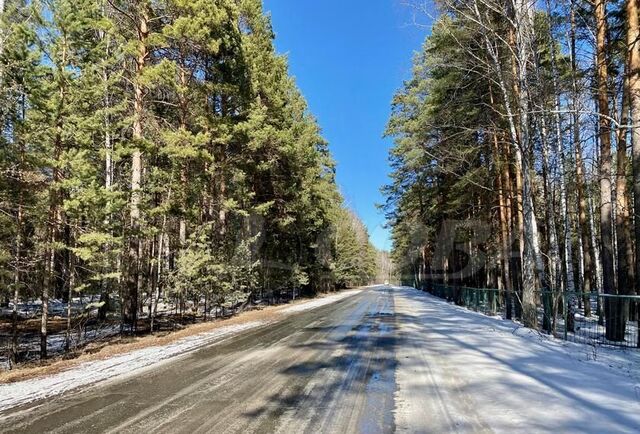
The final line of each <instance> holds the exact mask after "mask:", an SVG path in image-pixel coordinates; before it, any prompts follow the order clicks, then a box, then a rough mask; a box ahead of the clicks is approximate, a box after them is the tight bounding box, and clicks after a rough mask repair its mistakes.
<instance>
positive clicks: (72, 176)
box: [0, 0, 379, 366]
mask: <svg viewBox="0 0 640 434" xmlns="http://www.w3.org/2000/svg"><path fill="white" fill-rule="evenodd" d="M0 12H2V15H1V19H0V314H1V317H0V352H6V354H7V358H8V360H9V363H10V366H14V365H15V363H18V362H21V361H23V360H25V359H27V358H33V357H34V356H35V357H39V358H42V359H44V358H47V356H49V355H51V353H52V352H55V351H57V350H59V349H60V348H62V351H73V350H74V349H75V347H76V346H77V345H79V344H80V342H79V340H78V338H79V337H80V336H81V333H80V332H81V329H84V328H87V327H90V326H92V325H93V326H94V327H98V326H100V327H102V326H104V325H105V324H108V325H111V327H112V330H115V331H116V332H118V333H136V332H137V333H143V332H154V331H155V330H157V329H158V328H159V327H160V318H161V317H166V316H167V315H173V317H175V318H177V319H176V321H177V320H179V319H181V318H183V317H186V316H188V315H189V316H191V317H198V318H201V319H202V318H204V319H207V318H208V317H210V316H213V315H215V314H216V312H218V313H219V312H220V309H222V312H223V313H224V312H225V310H224V309H225V308H226V309H236V310H237V309H238V307H240V308H242V307H244V306H246V305H247V304H255V303H260V302H262V303H273V302H277V301H278V300H283V299H289V298H291V297H296V296H297V295H299V294H302V295H313V294H316V293H318V292H325V291H329V290H333V289H336V288H344V287H350V286H357V285H362V284H367V283H369V282H370V281H371V280H372V279H374V278H375V275H376V272H377V266H376V258H377V256H379V253H378V252H377V251H376V250H375V248H374V247H373V246H372V245H371V243H370V242H369V239H368V234H367V230H366V227H365V226H364V224H363V223H362V222H361V221H360V219H359V218H358V216H357V215H356V214H355V213H354V212H353V211H352V210H351V209H350V208H349V206H348V205H347V203H346V202H345V201H344V200H343V198H342V196H341V194H340V192H339V189H338V187H337V184H336V181H335V163H334V161H333V159H332V156H331V154H330V152H329V149H328V144H327V143H326V141H325V140H324V139H323V137H322V135H321V131H320V128H319V126H318V123H317V122H316V120H315V118H314V117H313V116H312V114H311V113H310V112H309V110H308V107H307V104H306V102H305V99H304V97H303V96H302V94H301V93H300V91H299V90H298V88H297V86H296V84H295V81H294V79H293V78H292V76H291V75H290V74H289V72H288V66H287V59H286V57H285V56H283V55H279V54H277V53H276V50H275V48H274V36H275V35H274V31H273V29H272V27H271V23H270V19H269V17H268V16H267V15H266V14H265V13H264V12H263V9H262V2H261V1H260V0H141V1H138V0H135V1H134V0H0ZM54 326H55V327H54ZM53 334H55V335H56V338H57V339H56V342H61V343H62V345H61V347H60V348H59V347H57V346H55V345H54V347H55V348H53V349H52V345H53V344H52V342H51V341H52V337H53ZM31 338H34V339H35V340H36V343H37V347H36V348H33V346H32V345H29V343H30V341H29V339H31ZM48 353H49V354H48Z"/></svg>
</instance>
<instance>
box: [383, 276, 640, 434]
mask: <svg viewBox="0 0 640 434" xmlns="http://www.w3.org/2000/svg"><path fill="white" fill-rule="evenodd" d="M394 294H395V308H396V315H397V316H398V317H400V316H401V317H402V320H401V321H400V320H399V321H398V333H399V335H400V336H401V339H400V342H399V345H398V350H397V359H398V369H397V372H396V382H397V387H398V388H397V391H396V396H395V399H396V410H395V418H396V425H397V427H398V431H399V432H422V431H432V432H445V431H449V432H452V431H456V432H475V431H494V432H505V433H518V432H522V433H530V432H593V433H603V432H607V433H612V432H640V394H639V392H640V384H638V376H640V356H639V353H638V352H637V351H633V350H620V349H612V348H603V347H594V346H590V345H585V344H578V343H572V342H565V341H561V340H559V339H554V338H550V337H548V336H546V335H542V334H540V333H538V332H536V331H533V330H530V329H527V328H524V327H522V326H519V325H518V324H515V323H513V322H511V321H507V320H500V319H495V318H490V317H487V316H484V315H482V314H480V313H476V312H472V311H468V310H466V309H464V308H462V307H459V306H455V305H451V304H449V303H447V302H446V301H444V300H441V299H438V298H436V297H433V296H430V295H428V294H426V293H423V292H420V291H418V290H415V289H406V288H396V290H395V291H394Z"/></svg>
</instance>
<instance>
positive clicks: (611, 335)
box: [594, 0, 624, 341]
mask: <svg viewBox="0 0 640 434" xmlns="http://www.w3.org/2000/svg"><path fill="white" fill-rule="evenodd" d="M594 12H595V22H596V72H597V83H598V114H599V116H598V127H599V131H598V133H599V141H600V237H601V240H602V278H603V288H602V289H603V292H604V293H605V294H615V293H616V288H615V285H614V278H615V274H614V266H613V238H612V233H611V232H612V228H611V216H612V211H613V209H612V204H611V120H610V118H609V116H610V115H609V92H608V84H607V80H608V71H607V17H606V0H596V2H595V10H594ZM614 303H615V302H612V301H611V299H609V298H607V299H605V316H606V336H607V339H609V340H611V341H619V340H621V339H623V338H624V336H620V335H619V327H617V326H616V323H617V318H616V313H615V309H612V307H613V304H614Z"/></svg>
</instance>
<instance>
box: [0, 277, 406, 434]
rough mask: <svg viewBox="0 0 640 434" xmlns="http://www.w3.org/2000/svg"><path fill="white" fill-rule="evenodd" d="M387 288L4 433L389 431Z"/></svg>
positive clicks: (391, 340)
mask: <svg viewBox="0 0 640 434" xmlns="http://www.w3.org/2000/svg"><path fill="white" fill-rule="evenodd" d="M396 328H397V324H396V316H395V315H394V296H393V293H392V290H391V289H390V288H382V287H377V288H374V289H368V290H365V291H363V292H361V293H359V294H356V295H354V296H351V297H348V298H346V299H344V300H341V301H338V302H336V303H333V304H330V305H326V306H322V307H319V308H316V309H314V310H311V311H306V312H301V313H298V314H295V315H292V316H290V317H288V318H286V319H284V320H283V321H281V322H278V323H276V324H271V325H268V326H264V327H261V328H258V329H253V330H251V331H247V332H245V333H242V334H240V335H237V336H235V337H233V338H230V339H228V340H227V341H225V342H221V343H219V344H216V345H213V346H210V347H206V348H203V349H201V350H198V351H196V352H193V353H189V354H187V355H185V356H182V357H179V358H177V359H173V360H172V361H170V362H166V363H162V364H159V365H156V366H155V367H152V368H150V369H147V370H145V371H144V372H143V373H141V374H139V375H136V376H134V377H131V378H126V379H123V380H112V381H109V382H107V383H103V384H100V385H97V386H94V387H90V388H87V389H85V390H80V391H77V392H73V393H69V394H66V395H63V396H60V397H55V398H51V399H49V400H45V401H40V402H35V403H32V404H30V405H28V406H26V407H24V408H21V409H14V410H12V411H11V414H10V416H9V417H7V415H4V417H3V418H2V419H1V420H0V431H2V432H7V433H9V432H60V433H72V432H92V433H95V432H114V433H115V432H118V433H120V432H158V433H176V432H185V433H187V432H188V433H200V432H211V433H227V432H230V433H231V432H233V433H238V432H243V433H247V432H282V433H293V432H296V433H297V432H308V433H318V432H326V433H337V432H363V433H377V432H393V431H394V430H395V426H394V392H395V389H396V385H395V379H394V376H395V367H396V363H397V361H396V347H397V345H398V339H399V338H398V334H397V333H396Z"/></svg>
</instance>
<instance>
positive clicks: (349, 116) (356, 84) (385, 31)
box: [264, 0, 426, 250]
mask: <svg viewBox="0 0 640 434" xmlns="http://www.w3.org/2000/svg"><path fill="white" fill-rule="evenodd" d="M264 4H265V10H266V11H268V12H270V13H271V18H272V22H273V27H274V30H275V33H276V48H277V50H278V52H280V53H285V54H287V55H288V58H289V67H290V71H291V73H292V75H294V76H295V77H296V81H297V83H298V86H299V87H300V89H301V90H302V93H303V94H304V95H305V97H306V99H307V101H308V102H309V106H310V109H311V112H312V113H313V114H314V115H315V116H316V117H317V118H318V121H319V123H320V126H321V128H322V131H323V136H324V137H325V138H326V139H327V140H328V141H329V145H330V148H331V152H332V154H333V157H334V158H335V160H336V162H337V165H338V166H337V179H338V184H339V185H340V190H341V191H342V194H343V195H344V197H345V199H346V201H347V203H348V205H349V206H350V207H351V208H353V209H355V211H356V212H357V213H358V215H360V217H361V218H362V220H363V221H364V222H365V224H366V225H367V227H368V228H369V233H370V235H371V239H372V241H373V243H374V244H375V245H376V247H378V248H383V249H387V250H388V249H389V248H390V247H391V245H390V242H389V234H388V231H387V230H385V229H383V228H382V225H383V224H384V217H383V216H382V214H381V213H380V211H378V210H377V209H376V207H375V204H376V203H382V201H383V197H382V195H381V194H380V187H381V186H382V185H383V184H385V183H386V182H387V174H388V173H389V166H388V161H387V155H388V152H387V151H388V149H389V147H390V146H391V141H390V140H388V139H383V138H382V133H383V131H384V129H385V126H386V123H387V120H388V118H389V113H390V107H391V105H390V104H391V98H392V96H393V94H394V93H395V92H396V90H397V89H398V88H400V86H401V85H402V81H403V80H405V79H407V78H409V77H410V72H411V58H412V56H413V53H414V52H415V51H417V50H418V49H419V48H420V46H421V44H422V41H423V40H424V37H425V36H426V30H425V29H424V28H419V27H417V26H414V25H412V24H411V23H412V21H413V19H412V13H413V12H412V11H411V10H410V9H409V8H408V7H406V6H403V5H402V4H401V2H400V0H315V1H309V0H265V2H264ZM424 19H425V18H424V17H422V18H421V20H423V21H424Z"/></svg>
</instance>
